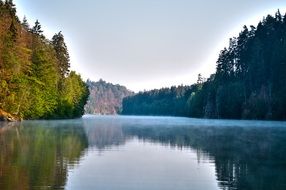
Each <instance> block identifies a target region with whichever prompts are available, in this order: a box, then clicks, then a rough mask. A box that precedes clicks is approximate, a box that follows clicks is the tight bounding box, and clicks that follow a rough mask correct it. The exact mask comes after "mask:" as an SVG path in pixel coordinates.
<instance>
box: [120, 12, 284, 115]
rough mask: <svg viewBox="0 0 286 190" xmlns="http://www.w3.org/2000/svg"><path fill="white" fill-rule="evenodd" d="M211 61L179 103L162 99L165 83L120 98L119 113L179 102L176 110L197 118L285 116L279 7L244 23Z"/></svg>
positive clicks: (170, 106) (162, 108)
mask: <svg viewBox="0 0 286 190" xmlns="http://www.w3.org/2000/svg"><path fill="white" fill-rule="evenodd" d="M216 65H217V67H216V72H215V73H214V74H213V75H211V76H210V77H209V78H208V79H207V80H206V81H202V80H198V82H197V84H194V85H192V86H191V87H190V89H192V90H191V91H190V92H189V93H187V94H186V97H185V98H184V103H182V104H181V105H180V103H174V104H172V103H170V102H171V100H174V99H176V98H168V99H165V101H163V99H164V98H161V97H164V96H165V95H167V94H168V93H169V91H170V89H161V90H155V91H149V92H140V93H138V94H137V95H135V96H133V97H128V98H126V99H124V100H123V112H122V113H123V114H140V115H141V114H144V115H145V114H147V115H149V114H151V115H177V114H176V113H177V112H176V111H174V109H176V106H178V107H180V108H179V110H181V113H180V114H179V115H182V116H190V117H198V118H226V119H272V120H285V119H286V82H285V81H286V15H284V16H283V15H281V13H280V11H279V10H278V11H277V12H276V14H275V16H271V15H268V16H266V17H265V18H263V20H262V21H260V22H259V23H258V25H257V26H256V27H255V26H250V27H247V26H244V27H243V30H242V31H241V32H240V33H239V35H238V37H233V38H231V39H230V41H229V46H228V47H226V48H224V49H223V50H222V51H221V52H220V55H219V57H218V60H217V62H216ZM188 88H189V87H188ZM155 92H156V93H157V92H161V93H162V94H161V95H160V96H154V93H155ZM156 93H155V94H156ZM175 97H177V96H175ZM139 100H140V101H139ZM158 102H161V103H160V104H159V103H158ZM147 107H148V109H147V110H148V111H146V112H145V111H144V112H143V111H142V109H143V110H146V109H145V108H147ZM166 109H169V110H173V112H172V111H169V112H167V113H166ZM155 110H157V111H155Z"/></svg>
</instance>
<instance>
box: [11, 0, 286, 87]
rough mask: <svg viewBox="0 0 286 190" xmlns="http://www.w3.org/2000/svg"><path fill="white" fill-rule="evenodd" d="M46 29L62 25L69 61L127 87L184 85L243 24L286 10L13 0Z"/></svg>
mask: <svg viewBox="0 0 286 190" xmlns="http://www.w3.org/2000/svg"><path fill="white" fill-rule="evenodd" d="M14 2H15V4H16V6H17V12H18V16H19V17H20V19H21V20H22V18H23V16H24V15H26V17H27V19H28V21H29V23H30V24H31V25H33V23H34V22H35V20H36V19H38V20H39V21H40V23H41V25H42V27H43V29H44V33H45V35H46V36H47V37H48V38H49V39H51V37H52V36H53V34H55V33H57V32H59V31H62V32H63V34H64V36H65V39H66V43H67V46H68V49H69V53H70V57H71V67H72V69H73V70H75V71H77V72H78V73H80V74H81V76H82V77H83V79H85V80H86V79H87V78H89V79H91V80H94V81H97V80H99V79H100V78H102V79H104V80H106V81H108V82H112V83H116V84H121V85H125V86H126V87H127V88H129V89H131V90H133V91H136V92H137V91H139V90H149V89H153V88H161V87H169V86H172V85H180V84H185V85H190V84H192V83H194V82H196V80H197V75H198V74H199V73H201V74H202V75H203V76H204V77H208V76H209V75H210V74H211V73H214V72H215V66H216V60H217V57H218V55H219V52H220V50H221V49H223V47H225V46H227V44H228V40H229V38H230V37H233V36H237V35H238V33H239V31H240V30H241V29H242V27H243V25H250V24H253V25H255V26H256V24H257V23H258V21H259V20H261V19H262V18H263V16H266V15H267V14H274V13H275V12H276V11H277V10H278V9H280V11H281V13H282V14H285V12H286V1H285V0H200V1H199V0H81V1H79V0H49V1H47V0H14Z"/></svg>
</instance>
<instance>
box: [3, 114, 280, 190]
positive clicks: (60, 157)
mask: <svg viewBox="0 0 286 190" xmlns="http://www.w3.org/2000/svg"><path fill="white" fill-rule="evenodd" d="M0 189H68V190H70V189H71V190H74V189H87V190H89V189H100V190H131V189H132V190H134V189H138V190H158V189H164V190H174V189H176V190H187V189H188V190H190V189H194V190H200V189H203V190H208V189H210V190H216V189H243V190H244V189H257V190H261V189H265V190H266V189H267V190H268V189H275V190H276V189H278V190H279V189H286V123H285V122H263V121H234V120H203V119H190V118H176V117H128V116H125V117H119V116H114V117H111V116H110V117H103V116H85V117H83V118H82V119H77V120H64V121H25V122H22V123H0Z"/></svg>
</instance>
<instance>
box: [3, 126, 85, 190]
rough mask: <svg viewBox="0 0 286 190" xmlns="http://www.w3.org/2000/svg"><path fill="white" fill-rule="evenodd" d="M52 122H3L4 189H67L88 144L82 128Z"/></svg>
mask: <svg viewBox="0 0 286 190" xmlns="http://www.w3.org/2000/svg"><path fill="white" fill-rule="evenodd" d="M49 123H50V122H47V123H44V124H41V122H39V123H29V124H26V123H24V124H17V123H14V124H4V123H1V125H2V126H0V189H43V188H44V189H50V188H51V189H61V188H64V186H65V183H66V178H67V172H68V169H69V168H68V167H71V166H73V165H74V164H75V163H78V161H79V159H80V157H81V155H82V153H83V150H84V149H85V148H87V146H88V145H87V141H86V137H85V133H84V131H83V129H82V128H81V127H77V126H74V125H71V124H68V125H65V124H59V125H58V127H56V126H50V127H46V126H47V125H49ZM43 126H45V127H43Z"/></svg>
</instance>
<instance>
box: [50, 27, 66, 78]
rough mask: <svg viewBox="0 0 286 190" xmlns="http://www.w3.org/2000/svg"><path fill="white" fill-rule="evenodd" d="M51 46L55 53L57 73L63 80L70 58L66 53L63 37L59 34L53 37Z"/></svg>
mask: <svg viewBox="0 0 286 190" xmlns="http://www.w3.org/2000/svg"><path fill="white" fill-rule="evenodd" d="M52 45H53V47H54V49H55V51H56V56H57V58H58V67H59V72H60V74H61V76H62V78H63V77H65V76H66V75H67V74H68V73H69V67H70V56H69V53H68V49H67V46H66V44H65V40H64V36H63V34H62V33H61V32H59V33H58V34H55V35H54V36H53V38H52Z"/></svg>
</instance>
